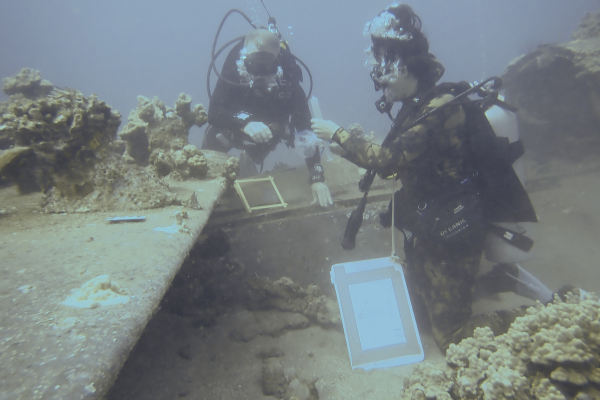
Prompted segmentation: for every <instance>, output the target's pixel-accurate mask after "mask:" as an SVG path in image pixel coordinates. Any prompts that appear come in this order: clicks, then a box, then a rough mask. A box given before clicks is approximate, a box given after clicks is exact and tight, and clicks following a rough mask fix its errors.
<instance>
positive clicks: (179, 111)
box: [119, 93, 208, 180]
mask: <svg viewBox="0 0 600 400" xmlns="http://www.w3.org/2000/svg"><path fill="white" fill-rule="evenodd" d="M191 102H192V99H191V98H190V97H189V96H187V95H186V94H184V93H181V94H180V95H179V99H178V100H177V102H176V103H175V109H172V108H168V107H165V105H164V103H163V102H162V101H160V100H159V99H158V97H155V98H154V99H153V100H152V101H151V100H150V99H148V98H147V97H144V96H138V107H137V109H135V110H133V111H132V112H131V113H130V114H129V117H128V122H127V125H125V127H124V128H123V130H121V132H119V137H120V138H121V139H123V140H124V141H125V142H127V148H126V154H125V155H124V158H125V160H126V161H127V162H129V163H132V164H138V165H141V166H146V165H148V164H150V165H152V166H154V168H155V171H156V173H157V174H158V175H159V176H161V177H163V176H169V177H170V178H172V179H177V180H183V179H188V178H196V179H201V178H204V177H205V176H206V172H207V170H208V165H207V163H206V159H205V158H204V155H203V154H202V152H200V150H198V149H197V148H196V147H195V146H193V145H190V144H188V140H187V137H188V132H189V129H190V128H191V127H192V126H193V125H197V126H199V127H200V126H202V125H204V124H205V123H206V121H207V116H206V112H205V111H204V107H203V106H202V104H196V106H194V108H193V110H192V109H191V108H190V105H191Z"/></svg>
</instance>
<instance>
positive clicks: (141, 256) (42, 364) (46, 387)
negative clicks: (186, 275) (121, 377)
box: [0, 179, 224, 399]
mask: <svg viewBox="0 0 600 400" xmlns="http://www.w3.org/2000/svg"><path fill="white" fill-rule="evenodd" d="M179 185H180V187H178V188H177V189H178V190H179V191H180V192H181V191H183V192H187V193H189V194H190V195H191V193H192V192H195V193H196V196H197V199H198V203H199V205H200V207H201V209H199V210H193V209H189V208H186V207H175V206H173V207H167V208H162V209H155V210H146V211H143V212H133V213H131V212H130V213H126V214H122V213H120V214H119V215H117V214H115V213H88V214H42V213H39V212H38V211H37V210H39V206H38V204H39V203H38V202H39V198H40V195H39V194H35V195H27V196H22V195H18V194H17V193H16V192H15V190H14V188H4V189H0V205H1V206H0V208H2V210H3V213H2V214H0V309H1V310H2V312H1V314H0V365H2V368H1V369H0V393H1V395H0V397H1V398H6V399H42V398H43V399H80V398H86V399H100V398H102V397H103V395H104V394H105V393H106V392H107V391H108V389H109V388H110V387H111V385H112V383H113V382H114V380H115V378H116V376H117V374H118V373H119V370H120V369H121V367H122V365H123V362H124V361H125V359H126V358H127V356H128V354H129V351H130V350H131V348H132V347H133V346H134V345H135V343H136V342H137V340H138V339H139V337H140V335H141V333H142V331H143V329H144V327H145V326H146V324H147V323H148V321H149V320H150V318H151V317H152V315H153V314H154V312H155V311H156V309H157V307H158V305H159V303H160V301H161V299H162V297H163V295H164V293H165V292H166V290H167V289H168V287H169V285H170V283H171V281H172V279H173V277H174V275H175V274H176V273H177V271H178V270H179V268H180V266H181V264H182V263H183V261H184V259H185V257H186V256H187V254H188V252H189V251H190V249H191V247H192V246H193V244H194V242H195V240H196V239H197V237H198V236H199V235H200V232H201V230H202V228H203V227H204V225H205V224H206V222H207V220H208V218H209V216H210V214H211V211H212V208H213V205H214V203H215V202H216V201H217V199H218V198H219V197H220V196H221V194H222V193H223V190H224V184H223V180H222V179H215V180H211V181H192V182H181V183H180V184H179ZM178 211H180V212H182V213H183V212H186V213H187V219H184V220H183V222H184V224H185V225H181V224H178V222H177V218H176V216H175V214H176V213H177V212H178ZM125 215H128V216H129V215H137V216H145V217H146V218H145V220H144V221H143V222H121V223H109V222H107V221H106V219H107V218H112V217H119V216H125ZM179 222H181V221H179ZM156 228H168V229H158V230H157V229H156ZM186 229H187V231H186ZM102 275H108V276H109V277H110V278H109V279H110V282H111V283H112V284H113V286H112V294H111V292H110V291H111V287H109V286H108V285H104V286H102V287H100V286H99V285H97V286H96V288H94V289H92V290H91V292H95V294H96V297H92V298H91V299H92V301H90V302H88V303H87V308H77V307H72V306H68V305H65V304H63V302H64V301H65V300H66V299H67V298H68V297H69V296H71V295H72V294H73V292H74V291H75V290H77V289H79V288H81V287H82V286H83V285H84V284H85V283H86V282H89V281H90V280H92V279H94V278H97V277H98V276H102ZM105 280H106V279H105ZM98 289H99V290H105V292H99V291H98ZM89 291H90V290H88V292H89ZM117 294H121V295H122V296H126V297H127V298H128V300H127V302H126V303H121V304H113V305H103V301H102V299H104V298H108V297H111V296H113V297H114V296H116V295H117Z"/></svg>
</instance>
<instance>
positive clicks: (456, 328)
mask: <svg viewBox="0 0 600 400" xmlns="http://www.w3.org/2000/svg"><path fill="white" fill-rule="evenodd" d="M452 98H453V97H452V95H450V94H442V95H439V94H438V95H436V94H435V93H434V94H432V95H430V96H429V98H428V97H427V95H424V96H422V98H412V99H409V100H405V101H404V103H403V107H402V109H401V111H400V112H399V114H398V116H397V117H396V119H395V120H394V125H393V126H392V134H393V133H394V132H402V130H403V126H404V127H406V126H407V125H409V124H410V123H411V122H412V121H414V120H415V119H416V118H417V117H419V116H420V115H422V114H424V113H426V112H427V111H429V110H431V109H432V108H435V107H439V106H440V105H441V104H443V103H445V102H447V101H449V100H451V99H452ZM333 141H335V142H336V143H338V144H339V145H340V146H341V147H343V148H344V150H346V151H347V152H348V154H347V155H345V156H344V157H345V158H346V159H348V160H349V161H351V162H353V163H354V164H356V165H358V166H360V167H363V168H366V169H374V170H375V171H377V172H378V173H379V174H380V176H384V177H385V176H392V175H393V174H398V177H399V178H400V180H401V181H402V186H403V192H404V193H403V196H402V198H403V200H404V201H403V204H402V206H401V207H406V206H409V205H410V204H419V202H421V201H423V199H435V198H436V197H437V198H440V197H443V196H444V193H446V192H448V191H449V190H453V188H454V187H456V186H457V185H459V184H460V182H462V181H463V180H464V179H465V178H468V177H470V176H472V175H473V171H474V170H473V168H474V167H473V166H472V161H471V160H472V159H473V157H472V154H471V153H470V151H471V150H470V147H469V142H468V137H467V132H466V129H465V112H464V110H463V107H462V106H461V105H459V104H457V105H451V106H448V107H445V108H443V109H441V110H440V111H439V112H438V113H436V114H434V115H432V116H430V117H428V118H426V119H425V120H423V122H422V123H421V124H419V125H417V126H415V127H413V128H411V129H408V130H406V131H405V132H402V133H400V134H399V135H397V137H396V138H395V139H394V140H392V141H391V142H388V144H386V145H385V146H380V145H377V144H374V143H370V142H367V141H365V140H364V139H360V138H357V137H354V136H351V135H350V134H349V133H348V132H347V131H345V130H344V129H343V128H340V129H338V130H337V131H336V133H335V135H334V136H333ZM397 210H398V208H397ZM397 221H398V220H397ZM396 226H398V223H397V222H396ZM409 230H410V229H409ZM484 234H485V232H484V228H483V227H481V228H478V229H475V230H472V231H471V232H470V233H467V234H466V235H465V236H464V237H462V238H460V239H459V243H456V244H455V245H454V246H452V247H448V246H446V245H444V244H440V243H439V242H436V241H434V240H432V239H430V237H429V236H426V235H418V234H414V235H411V234H409V235H407V236H405V246H404V247H405V253H406V256H407V260H406V261H407V270H406V274H407V278H408V283H409V288H410V291H411V294H413V295H415V294H418V295H420V296H421V298H422V300H423V302H424V304H425V306H426V307H427V311H428V314H429V319H430V321H431V325H432V328H433V334H434V337H435V340H436V342H437V344H438V346H439V347H440V349H442V350H446V349H447V348H448V346H449V345H450V343H458V342H459V341H460V340H462V339H463V338H465V337H468V336H472V334H473V330H474V328H475V327H477V326H490V327H491V328H492V330H493V331H494V332H495V333H496V334H500V333H503V332H505V331H506V330H507V329H508V326H509V325H510V323H512V322H513V321H514V318H516V317H517V316H519V315H523V314H524V309H519V310H514V311H504V312H496V313H489V314H484V315H480V316H475V317H473V318H471V313H472V311H471V303H472V291H473V286H474V285H475V277H476V274H477V271H478V269H479V263H480V260H481V256H482V253H483V241H484V237H485V235H484Z"/></svg>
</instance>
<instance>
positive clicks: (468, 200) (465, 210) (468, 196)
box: [415, 192, 484, 246]
mask: <svg viewBox="0 0 600 400" xmlns="http://www.w3.org/2000/svg"><path fill="white" fill-rule="evenodd" d="M423 207H424V208H423ZM416 213H417V214H418V216H419V217H418V219H417V223H416V229H415V230H416V234H417V236H418V234H419V232H422V233H423V234H425V235H427V236H429V238H430V239H431V240H432V241H434V242H437V243H439V244H444V245H450V246H452V245H454V244H456V243H458V242H461V241H462V240H463V239H464V238H466V237H469V236H471V235H472V234H482V233H483V231H484V221H483V212H482V207H481V202H480V197H479V193H477V192H465V193H460V194H458V195H456V196H455V197H452V198H450V199H444V200H442V201H439V200H438V201H437V204H436V201H435V200H434V201H432V202H431V203H430V204H426V205H424V206H423V205H420V206H417V210H416Z"/></svg>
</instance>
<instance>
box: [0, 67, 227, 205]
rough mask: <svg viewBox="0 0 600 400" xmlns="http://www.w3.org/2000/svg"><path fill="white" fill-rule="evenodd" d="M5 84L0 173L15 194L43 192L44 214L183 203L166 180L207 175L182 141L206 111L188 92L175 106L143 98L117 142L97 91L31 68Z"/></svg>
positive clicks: (114, 117)
mask: <svg viewBox="0 0 600 400" xmlns="http://www.w3.org/2000/svg"><path fill="white" fill-rule="evenodd" d="M3 82H4V87H3V90H4V92H5V93H7V94H10V95H11V97H10V100H9V101H7V102H2V103H0V174H1V175H2V177H3V178H4V179H7V180H9V181H12V182H14V183H15V184H16V185H17V187H18V189H19V192H20V193H29V192H35V191H42V192H43V197H42V204H41V207H42V210H43V211H44V212H88V211H101V210H104V211H108V210H136V209H148V208H157V207H163V206H166V205H173V204H181V201H180V200H179V199H178V198H177V196H176V195H175V194H173V193H171V192H170V191H169V187H168V184H167V181H165V180H164V179H163V178H164V177H165V176H168V177H170V178H171V179H176V180H182V179H190V178H193V179H203V178H205V177H206V174H207V170H208V168H209V166H208V163H207V160H206V158H205V157H204V155H203V154H202V152H200V150H199V149H197V148H196V147H195V146H193V145H191V144H189V143H188V141H187V136H188V130H189V128H190V127H191V126H192V125H194V124H195V125H198V126H201V125H203V124H205V123H206V120H207V117H206V112H205V111H204V107H203V106H202V105H201V104H198V105H196V106H194V108H193V109H191V108H190V103H191V98H190V97H189V96H186V95H185V94H181V95H180V96H179V99H178V100H177V103H176V105H175V109H171V108H168V107H165V105H164V104H163V103H162V102H161V101H160V100H158V98H154V100H152V101H150V100H149V99H147V98H145V97H142V96H140V97H139V98H138V108H137V109H136V110H134V111H132V113H131V114H130V116H129V123H128V124H127V126H125V128H124V129H123V130H122V131H121V133H120V135H121V138H122V139H123V140H119V139H117V129H118V127H119V125H120V123H121V115H120V114H119V112H117V111H115V110H113V109H112V108H111V107H110V106H108V105H107V104H106V103H105V102H103V101H101V100H99V99H98V98H97V96H96V95H94V94H93V95H91V96H89V97H85V96H84V95H83V94H82V93H80V92H78V91H76V90H72V89H60V88H55V87H54V86H53V85H52V84H51V83H50V82H48V81H46V80H44V79H42V77H41V76H40V74H39V72H38V71H34V70H29V69H23V70H22V71H21V72H20V73H19V74H18V75H16V76H14V77H11V78H6V79H4V81H3ZM223 163H225V161H223ZM214 164H215V163H214V162H213V165H214ZM225 170H226V175H227V177H228V178H229V177H230V176H235V173H234V172H233V171H229V170H227V167H225ZM224 174H225V173H224Z"/></svg>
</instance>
